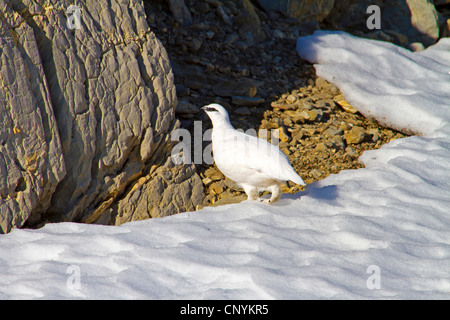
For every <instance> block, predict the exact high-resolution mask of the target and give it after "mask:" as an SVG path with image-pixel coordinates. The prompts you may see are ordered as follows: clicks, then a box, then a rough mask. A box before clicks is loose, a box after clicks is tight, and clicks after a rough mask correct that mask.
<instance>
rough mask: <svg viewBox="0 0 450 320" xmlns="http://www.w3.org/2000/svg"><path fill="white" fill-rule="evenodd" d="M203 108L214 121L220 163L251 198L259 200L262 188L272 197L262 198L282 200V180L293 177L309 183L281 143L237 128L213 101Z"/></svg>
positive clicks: (215, 153)
mask: <svg viewBox="0 0 450 320" xmlns="http://www.w3.org/2000/svg"><path fill="white" fill-rule="evenodd" d="M202 109H203V110H204V111H205V112H206V114H207V115H208V116H209V118H210V119H211V121H212V124H213V130H212V136H211V140H212V149H213V154H214V161H215V163H216V165H217V167H218V168H219V170H220V171H222V173H223V174H224V175H225V176H226V177H227V178H229V179H231V180H233V181H235V182H236V183H237V184H239V185H240V186H241V187H242V188H244V191H245V193H246V194H247V196H248V200H258V199H259V192H260V191H263V190H268V191H270V192H271V193H272V195H271V197H270V199H259V200H260V201H262V202H265V203H268V204H270V203H273V202H276V201H278V200H280V197H281V187H280V185H281V184H282V183H284V182H286V181H289V180H290V181H292V182H294V183H296V184H299V185H306V184H305V182H304V181H303V180H302V178H301V177H300V176H299V175H298V174H297V173H296V172H295V171H294V169H293V168H292V166H291V164H290V162H289V159H288V157H287V156H286V155H285V154H284V153H283V152H282V151H281V150H280V149H279V148H278V147H276V146H275V145H273V144H271V143H269V142H268V141H266V140H264V139H260V138H257V137H254V136H251V135H249V134H245V133H244V132H240V131H238V130H235V129H234V128H233V126H232V125H231V122H230V118H229V116H228V112H227V111H226V110H225V108H224V107H222V106H221V105H219V104H216V103H213V104H210V105H207V106H204V107H203V108H202Z"/></svg>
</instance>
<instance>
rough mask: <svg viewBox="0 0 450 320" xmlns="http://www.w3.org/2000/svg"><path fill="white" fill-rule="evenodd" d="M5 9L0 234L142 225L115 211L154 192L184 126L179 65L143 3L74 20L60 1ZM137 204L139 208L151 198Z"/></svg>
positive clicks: (7, 4)
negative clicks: (42, 226)
mask: <svg viewBox="0 0 450 320" xmlns="http://www.w3.org/2000/svg"><path fill="white" fill-rule="evenodd" d="M0 7H1V9H2V10H1V13H0V15H1V19H0V42H1V47H0V48H1V49H0V101H1V103H0V108H2V110H1V114H2V118H1V120H0V151H1V154H0V192H1V197H0V226H1V228H0V231H2V232H7V231H9V230H10V229H11V228H12V227H14V226H18V227H20V226H22V225H23V224H24V222H25V221H26V220H27V219H28V222H29V223H30V224H35V223H38V222H39V221H42V220H51V221H88V222H95V221H96V220H99V221H106V220H108V219H107V218H105V216H104V213H106V212H107V215H106V216H107V217H111V216H120V217H125V218H122V220H127V218H126V216H127V215H129V216H133V215H138V216H139V215H141V214H142V213H136V210H137V208H130V207H129V206H128V207H127V212H122V211H121V208H122V207H123V206H122V207H121V206H120V205H117V203H118V201H119V198H120V199H123V198H126V197H127V194H128V193H129V192H133V191H135V189H133V185H134V184H135V183H139V184H140V187H141V188H142V187H144V186H147V187H148V188H147V189H146V190H150V189H151V188H150V186H151V185H152V183H153V182H152V181H153V180H152V177H150V178H149V179H147V180H146V182H145V183H142V180H139V179H140V178H142V177H147V176H148V175H149V173H150V167H151V165H152V164H156V163H161V164H163V163H165V162H166V161H165V159H167V157H168V154H169V151H170V150H168V146H169V142H170V141H169V140H170V132H171V131H172V130H173V129H174V128H176V125H177V122H176V119H175V116H174V109H175V106H176V103H177V100H176V95H175V86H174V84H173V74H172V70H171V67H170V64H169V59H168V56H167V53H166V51H165V49H164V48H163V46H162V45H161V43H160V42H159V41H158V40H157V39H156V37H155V35H154V34H153V32H151V30H150V28H149V27H148V25H147V22H146V16H145V12H144V8H143V4H142V2H141V1H138V0H136V1H131V3H129V2H120V1H106V0H101V1H93V0H86V1H78V2H77V7H75V9H73V8H72V10H70V9H69V8H68V7H66V5H65V4H64V3H62V2H61V1H58V0H50V1H48V2H46V5H45V6H43V5H41V4H40V1H36V0H26V1H15V0H0ZM68 9H69V10H68ZM3 101H4V102H5V103H3ZM3 109H4V110H3ZM3 115H6V116H5V117H4V116H3ZM170 170H172V171H174V172H176V171H177V170H180V172H183V171H186V169H185V168H184V165H182V166H177V167H174V168H171V169H170ZM183 177H184V180H183V181H185V184H187V185H191V184H195V182H196V180H199V177H198V176H196V173H195V172H192V170H191V171H190V174H184V176H183ZM167 181H168V183H169V182H170V180H167ZM168 183H166V185H165V187H168ZM185 189H186V190H189V189H192V188H190V187H186V188H185ZM176 191H177V192H179V191H180V190H176ZM149 192H150V191H149ZM188 192H189V191H188ZM133 195H134V198H133V200H134V201H135V202H136V203H138V202H139V198H140V197H142V198H144V199H147V198H148V195H146V194H145V192H141V194H140V195H139V196H137V195H136V192H133ZM196 196H197V199H194V200H193V203H192V202H190V203H189V204H188V205H187V206H184V203H183V204H180V205H179V206H178V207H177V210H178V211H183V210H187V209H192V208H193V207H194V208H195V205H196V202H198V203H201V202H202V200H203V197H202V196H201V195H200V194H197V193H196ZM167 197H170V196H167ZM187 202H188V201H187ZM160 204H161V203H160V202H158V201H153V202H152V203H151V205H149V206H147V207H146V210H150V211H151V209H152V206H157V207H158V210H159V211H160V212H162V213H160V214H159V215H160V216H162V215H165V214H166V213H165V212H166V211H165V209H166V208H165V207H164V206H167V207H169V206H170V205H169V204H167V203H164V204H163V206H160ZM173 211H174V210H169V211H168V212H173ZM112 220H114V219H112ZM112 220H111V219H110V221H112ZM110 221H109V222H110Z"/></svg>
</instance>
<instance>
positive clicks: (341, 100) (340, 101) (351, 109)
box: [334, 94, 358, 113]
mask: <svg viewBox="0 0 450 320" xmlns="http://www.w3.org/2000/svg"><path fill="white" fill-rule="evenodd" d="M334 101H335V102H336V103H337V104H338V105H340V106H341V108H342V109H344V110H345V111H347V112H350V113H357V112H358V109H356V108H354V107H352V106H351V105H350V104H349V103H348V102H347V101H345V99H344V97H343V96H342V94H340V95H338V96H336V97H334Z"/></svg>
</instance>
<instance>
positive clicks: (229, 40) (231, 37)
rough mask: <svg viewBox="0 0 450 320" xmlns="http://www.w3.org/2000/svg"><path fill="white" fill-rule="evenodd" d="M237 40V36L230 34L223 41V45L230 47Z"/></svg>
mask: <svg viewBox="0 0 450 320" xmlns="http://www.w3.org/2000/svg"><path fill="white" fill-rule="evenodd" d="M237 40H239V35H238V34H237V33H232V34H230V35H229V36H228V37H227V38H226V39H225V41H224V43H225V44H228V45H231V44H233V43H234V42H236V41H237Z"/></svg>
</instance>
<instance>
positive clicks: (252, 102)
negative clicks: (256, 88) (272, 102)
mask: <svg viewBox="0 0 450 320" xmlns="http://www.w3.org/2000/svg"><path fill="white" fill-rule="evenodd" d="M264 102H265V100H264V99H263V98H258V97H242V96H233V97H231V103H233V104H235V105H238V106H257V105H260V104H262V103H264Z"/></svg>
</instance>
